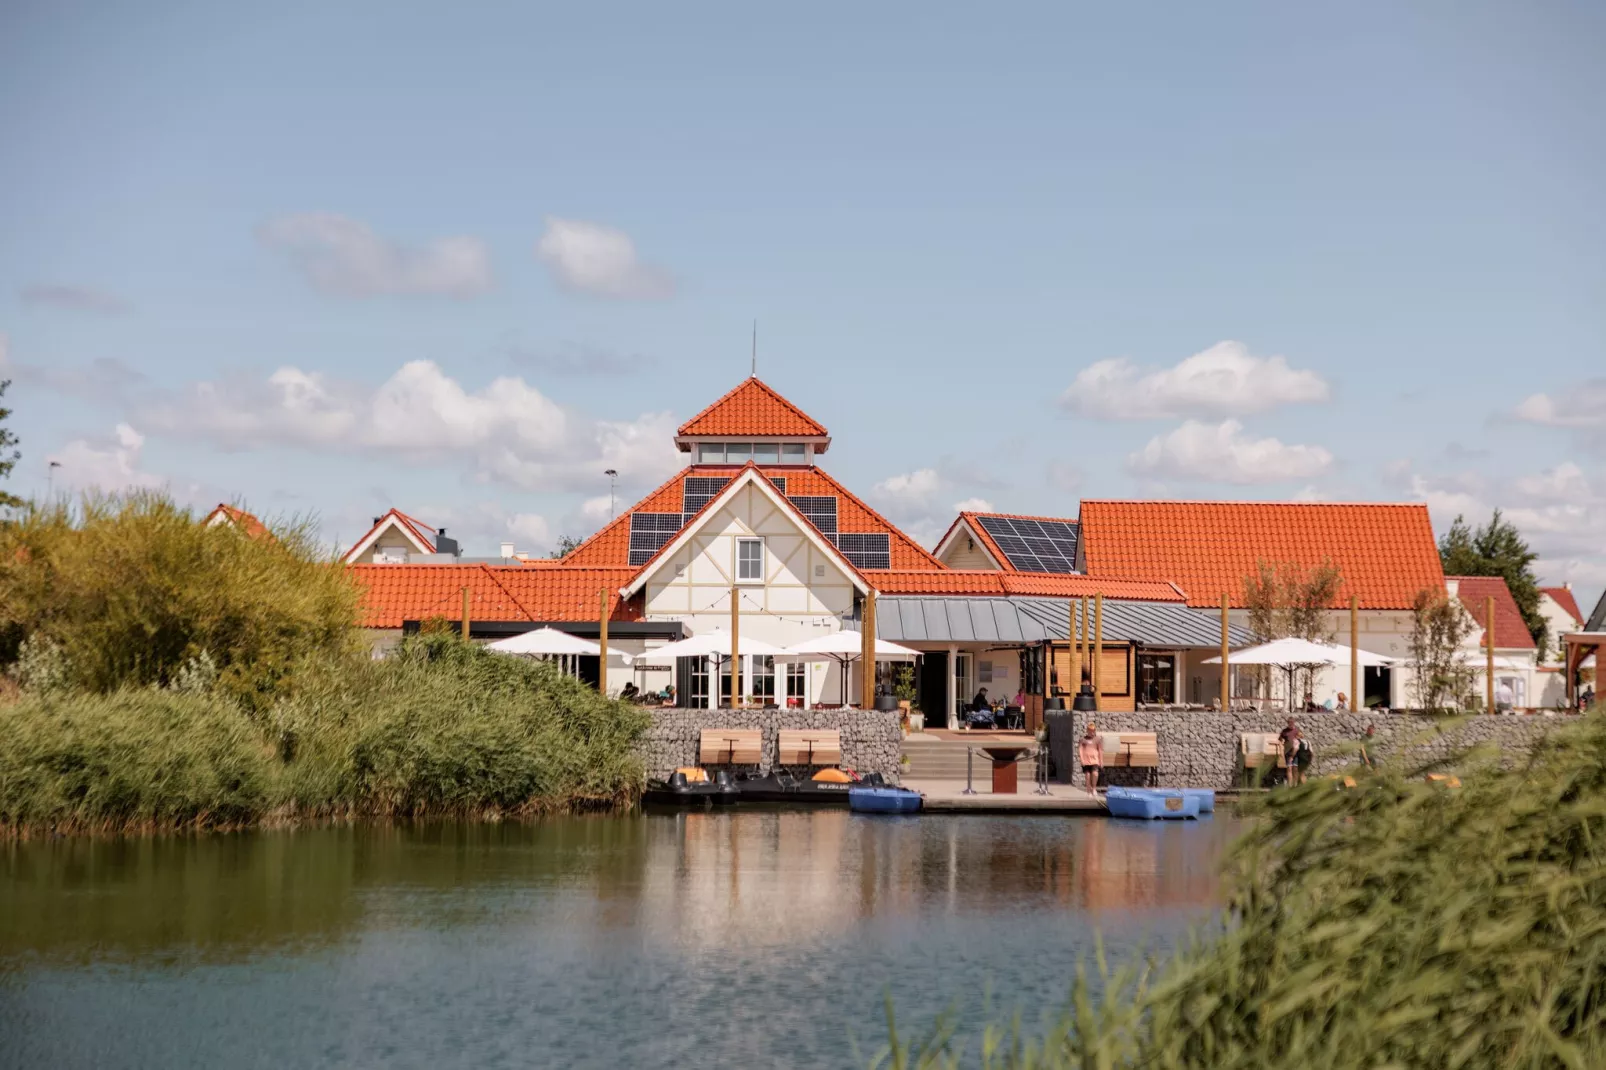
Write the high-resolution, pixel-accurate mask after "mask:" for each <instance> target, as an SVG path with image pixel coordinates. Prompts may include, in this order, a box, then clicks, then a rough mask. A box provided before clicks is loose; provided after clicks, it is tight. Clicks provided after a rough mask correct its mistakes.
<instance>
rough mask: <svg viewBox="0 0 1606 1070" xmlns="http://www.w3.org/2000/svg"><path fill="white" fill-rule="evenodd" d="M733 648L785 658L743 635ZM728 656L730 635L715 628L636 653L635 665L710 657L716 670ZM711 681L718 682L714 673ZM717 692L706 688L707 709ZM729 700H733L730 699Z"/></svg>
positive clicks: (780, 651)
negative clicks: (642, 652) (643, 652)
mask: <svg viewBox="0 0 1606 1070" xmlns="http://www.w3.org/2000/svg"><path fill="white" fill-rule="evenodd" d="M737 649H738V651H739V652H740V653H743V654H757V655H758V656H759V657H764V656H766V655H767V656H769V657H773V658H780V659H782V660H785V659H786V657H787V653H786V651H785V650H783V649H781V648H780V647H778V646H774V645H773V644H770V643H766V642H764V641H763V640H762V639H749V638H747V637H746V636H743V637H742V639H741V641H740V642H739V643H738V644H737ZM730 656H731V633H730V632H727V631H725V630H723V629H720V628H715V629H714V630H713V631H708V632H703V633H702V634H701V635H693V636H691V637H689V638H686V639H677V640H676V641H675V642H673V643H665V644H664V645H663V646H660V647H654V648H653V649H652V650H649V651H647V652H646V653H645V654H637V655H636V663H637V664H638V665H641V664H646V665H673V664H674V663H675V660H676V659H677V658H713V659H714V661H715V664H716V668H717V666H718V664H719V663H721V662H723V661H725V660H726V659H728V658H729V657H730ZM714 679H715V680H716V681H717V680H718V679H719V675H718V673H717V672H716V673H715V675H714ZM717 690H718V688H717V687H710V688H709V689H708V708H709V709H713V708H714V693H715V692H716V691H717ZM732 698H733V699H734V696H732Z"/></svg>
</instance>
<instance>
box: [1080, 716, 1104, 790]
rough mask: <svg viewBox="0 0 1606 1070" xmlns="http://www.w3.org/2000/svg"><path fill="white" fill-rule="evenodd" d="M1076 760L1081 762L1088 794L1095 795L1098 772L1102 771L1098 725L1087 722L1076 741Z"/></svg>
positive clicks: (1101, 746)
mask: <svg viewBox="0 0 1606 1070" xmlns="http://www.w3.org/2000/svg"><path fill="white" fill-rule="evenodd" d="M1076 760H1077V761H1078V762H1080V763H1081V764H1082V779H1083V782H1084V783H1085V784H1086V785H1087V793H1088V794H1089V795H1097V794H1098V790H1099V774H1100V773H1102V772H1104V746H1103V744H1102V743H1101V742H1100V741H1099V733H1098V725H1095V724H1091V723H1090V724H1088V726H1087V731H1086V732H1084V733H1082V738H1081V739H1079V740H1077V743H1076Z"/></svg>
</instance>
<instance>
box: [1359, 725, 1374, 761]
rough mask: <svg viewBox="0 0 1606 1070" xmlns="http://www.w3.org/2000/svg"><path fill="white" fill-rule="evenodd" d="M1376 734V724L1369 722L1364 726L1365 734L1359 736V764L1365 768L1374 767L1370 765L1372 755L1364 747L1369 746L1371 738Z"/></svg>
mask: <svg viewBox="0 0 1606 1070" xmlns="http://www.w3.org/2000/svg"><path fill="white" fill-rule="evenodd" d="M1376 735H1377V725H1375V724H1369V725H1367V726H1366V734H1365V735H1364V736H1362V737H1361V764H1362V765H1364V766H1366V768H1368V769H1371V768H1374V767H1373V765H1372V755H1371V753H1370V752H1369V751H1368V750H1367V749H1366V748H1367V747H1369V746H1371V744H1372V739H1373V738H1374V737H1375V736H1376Z"/></svg>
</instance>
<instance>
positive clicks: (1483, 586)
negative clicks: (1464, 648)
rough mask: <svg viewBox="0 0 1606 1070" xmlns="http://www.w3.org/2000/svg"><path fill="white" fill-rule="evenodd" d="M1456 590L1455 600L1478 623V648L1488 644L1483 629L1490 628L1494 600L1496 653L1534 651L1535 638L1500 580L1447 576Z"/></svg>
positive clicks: (1494, 578)
mask: <svg viewBox="0 0 1606 1070" xmlns="http://www.w3.org/2000/svg"><path fill="white" fill-rule="evenodd" d="M1444 578H1445V580H1446V581H1449V582H1452V583H1454V584H1455V586H1456V591H1455V596H1456V598H1457V599H1459V600H1460V602H1461V604H1462V605H1463V606H1465V607H1466V611H1467V612H1468V613H1470V614H1472V619H1473V620H1475V621H1477V622H1478V645H1479V646H1482V645H1483V644H1484V642H1485V639H1484V634H1485V632H1484V629H1486V628H1487V627H1488V626H1489V619H1488V618H1489V599H1490V598H1493V599H1494V646H1495V649H1496V650H1532V649H1534V646H1535V644H1534V639H1533V636H1532V635H1530V634H1529V632H1528V625H1527V624H1526V623H1525V622H1524V621H1523V619H1522V610H1520V609H1518V608H1517V600H1516V599H1515V598H1513V597H1511V588H1509V587H1507V586H1506V581H1505V579H1504V578H1502V577H1500V576H1446V577H1444Z"/></svg>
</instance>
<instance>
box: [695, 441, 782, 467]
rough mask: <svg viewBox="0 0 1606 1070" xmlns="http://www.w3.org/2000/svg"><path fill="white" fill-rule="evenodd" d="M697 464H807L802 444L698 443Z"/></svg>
mask: <svg viewBox="0 0 1606 1070" xmlns="http://www.w3.org/2000/svg"><path fill="white" fill-rule="evenodd" d="M695 449H696V457H697V461H696V463H697V464H733V465H742V464H746V463H747V462H748V461H752V462H753V463H754V464H808V463H809V447H808V444H807V443H804V442H699V443H697V445H696V447H695Z"/></svg>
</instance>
